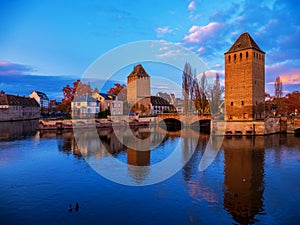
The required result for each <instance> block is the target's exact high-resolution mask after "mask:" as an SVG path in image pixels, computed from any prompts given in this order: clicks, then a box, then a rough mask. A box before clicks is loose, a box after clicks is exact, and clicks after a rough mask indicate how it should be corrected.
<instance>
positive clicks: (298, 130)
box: [295, 127, 300, 137]
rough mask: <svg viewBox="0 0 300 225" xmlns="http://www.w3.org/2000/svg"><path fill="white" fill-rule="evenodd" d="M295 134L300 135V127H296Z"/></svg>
mask: <svg viewBox="0 0 300 225" xmlns="http://www.w3.org/2000/svg"><path fill="white" fill-rule="evenodd" d="M295 136H297V137H300V127H299V128H297V129H295Z"/></svg>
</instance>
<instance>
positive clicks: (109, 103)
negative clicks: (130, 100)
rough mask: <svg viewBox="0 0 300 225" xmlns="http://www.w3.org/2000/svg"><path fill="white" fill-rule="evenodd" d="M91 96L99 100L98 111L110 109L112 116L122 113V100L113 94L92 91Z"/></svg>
mask: <svg viewBox="0 0 300 225" xmlns="http://www.w3.org/2000/svg"><path fill="white" fill-rule="evenodd" d="M92 96H93V97H94V98H95V99H97V100H98V101H100V111H104V110H107V109H108V108H109V109H110V113H111V115H112V116H114V115H123V108H124V100H123V99H122V98H121V97H120V96H118V95H114V94H106V93H93V94H92Z"/></svg>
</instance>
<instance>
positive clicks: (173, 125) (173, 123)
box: [158, 118, 183, 131]
mask: <svg viewBox="0 0 300 225" xmlns="http://www.w3.org/2000/svg"><path fill="white" fill-rule="evenodd" d="M158 125H159V126H160V127H161V128H164V129H166V130H168V131H178V130H181V129H182V128H183V123H182V122H181V121H180V120H179V119H177V118H165V119H162V120H160V121H159V123H158Z"/></svg>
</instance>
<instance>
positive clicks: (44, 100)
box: [29, 91, 49, 109]
mask: <svg viewBox="0 0 300 225" xmlns="http://www.w3.org/2000/svg"><path fill="white" fill-rule="evenodd" d="M29 97H30V98H34V99H35V100H36V101H37V103H39V105H40V108H46V109H48V106H49V98H48V97H47V95H46V94H45V93H43V92H40V91H33V92H31V94H30V95H29Z"/></svg>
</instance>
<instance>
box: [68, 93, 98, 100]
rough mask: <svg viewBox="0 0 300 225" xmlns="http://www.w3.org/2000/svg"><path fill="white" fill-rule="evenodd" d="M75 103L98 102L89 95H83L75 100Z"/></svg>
mask: <svg viewBox="0 0 300 225" xmlns="http://www.w3.org/2000/svg"><path fill="white" fill-rule="evenodd" d="M73 102H98V100H97V99H95V98H93V97H92V96H90V95H89V94H85V95H82V96H80V97H78V98H75V99H74V100H73Z"/></svg>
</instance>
